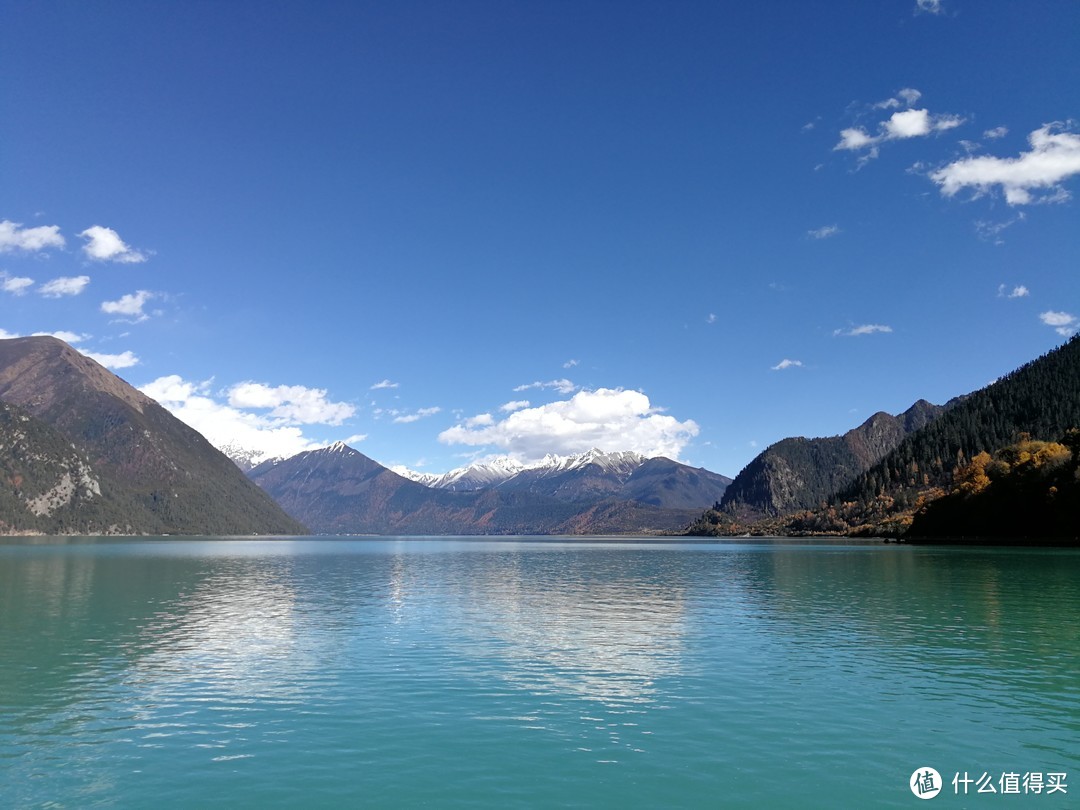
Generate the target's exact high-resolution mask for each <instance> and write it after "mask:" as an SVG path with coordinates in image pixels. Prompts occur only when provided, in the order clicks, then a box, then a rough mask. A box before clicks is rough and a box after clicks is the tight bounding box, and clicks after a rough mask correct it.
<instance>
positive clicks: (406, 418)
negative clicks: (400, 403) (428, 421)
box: [394, 405, 442, 425]
mask: <svg viewBox="0 0 1080 810" xmlns="http://www.w3.org/2000/svg"><path fill="white" fill-rule="evenodd" d="M440 411H442V408H440V407H439V406H438V405H436V406H435V407H433V408H420V409H419V410H416V411H414V412H412V413H404V414H401V415H399V416H395V417H394V424H397V425H407V424H410V423H412V422H419V421H420V420H421V419H424V418H426V417H428V416H434V415H435V414H437V413H439V412H440Z"/></svg>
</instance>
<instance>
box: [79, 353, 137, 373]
mask: <svg viewBox="0 0 1080 810" xmlns="http://www.w3.org/2000/svg"><path fill="white" fill-rule="evenodd" d="M83 354H85V355H86V356H87V357H89V358H90V359H91V360H96V361H97V362H99V363H101V365H103V366H105V368H111V369H118V368H131V367H132V366H137V365H139V358H138V357H136V356H135V355H134V354H133V353H131V352H121V353H120V354H99V353H98V352H83Z"/></svg>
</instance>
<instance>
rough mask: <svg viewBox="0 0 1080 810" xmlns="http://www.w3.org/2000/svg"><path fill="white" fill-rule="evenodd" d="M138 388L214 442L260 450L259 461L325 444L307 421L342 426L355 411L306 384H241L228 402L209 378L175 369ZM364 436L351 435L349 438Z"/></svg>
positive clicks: (229, 394) (229, 391) (227, 395)
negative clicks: (307, 429) (307, 431)
mask: <svg viewBox="0 0 1080 810" xmlns="http://www.w3.org/2000/svg"><path fill="white" fill-rule="evenodd" d="M139 390H140V391H142V392H143V393H144V394H146V395H147V396H148V397H151V398H152V399H155V400H157V401H158V402H159V403H160V404H161V405H163V406H164V407H165V408H167V409H168V410H169V411H170V412H172V414H173V415H174V416H176V417H177V418H179V419H180V420H181V421H183V422H186V423H187V424H188V425H190V426H191V427H193V428H195V430H197V431H199V432H200V433H202V434H203V435H204V436H205V437H206V438H207V440H208V441H209V442H210V443H211V444H212V445H214V446H215V447H226V446H230V445H231V446H234V447H237V446H238V447H243V448H245V449H246V450H249V451H252V452H253V453H254V454H255V459H254V460H255V462H256V463H257V462H259V461H263V460H265V459H268V458H278V457H287V456H292V455H295V454H297V453H302V452H303V451H305V450H313V449H315V448H317V447H321V446H323V443H322V442H317V441H314V440H312V439H309V438H308V437H306V436H305V435H304V432H303V428H302V426H303V425H317V424H322V425H340V424H341V423H342V422H344V421H345V420H346V419H348V418H349V417H351V416H352V415H353V414H354V413H355V412H356V408H355V406H353V405H350V404H349V403H345V402H331V401H330V400H329V399H327V392H326V391H325V390H324V389H321V388H306V387H305V386H302V385H278V386H270V385H266V384H264V383H257V382H243V383H238V384H237V385H234V386H232V387H231V388H229V389H227V390H226V391H225V392H223V395H224V397H225V402H221V401H220V400H219V398H218V396H217V395H215V393H214V392H212V391H211V388H210V382H209V381H207V382H189V381H187V380H184V379H183V378H182V377H180V376H179V375H177V374H171V375H168V376H166V377H159V378H158V379H156V380H154V381H153V382H150V383H148V384H146V385H144V386H141V387H140V389H139ZM257 411H266V412H265V413H259V412H257ZM362 438H363V437H362V436H352V437H350V440H353V441H359V440H360V439H362Z"/></svg>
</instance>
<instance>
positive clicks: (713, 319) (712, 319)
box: [705, 312, 716, 323]
mask: <svg viewBox="0 0 1080 810" xmlns="http://www.w3.org/2000/svg"><path fill="white" fill-rule="evenodd" d="M705 323H716V313H715V312H710V313H709V316H708V317H707V318H706V319H705Z"/></svg>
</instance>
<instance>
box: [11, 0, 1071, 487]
mask: <svg viewBox="0 0 1080 810" xmlns="http://www.w3.org/2000/svg"><path fill="white" fill-rule="evenodd" d="M0 15H2V19H0V76H2V77H3V79H2V83H0V105H2V106H0V330H2V334H3V335H4V336H14V335H28V334H34V333H42V332H44V333H55V334H60V335H62V336H64V337H65V338H66V339H68V340H69V341H71V342H73V345H75V346H76V347H77V348H79V349H80V350H82V351H84V352H87V353H90V354H92V355H94V356H96V357H98V358H99V359H101V360H102V361H103V362H105V363H106V364H108V365H110V366H111V367H112V368H114V370H115V371H116V372H117V373H118V374H120V375H121V376H122V377H124V378H125V379H126V380H128V381H129V382H131V383H133V384H135V385H138V386H140V387H143V388H144V390H147V391H148V392H150V393H151V394H152V395H153V396H155V397H156V398H158V399H159V400H160V401H162V402H163V404H165V405H167V406H168V407H170V408H171V409H172V410H173V411H174V412H175V413H177V414H178V415H180V416H181V417H182V418H184V419H186V420H187V421H189V422H190V423H192V424H193V425H195V426H196V427H197V428H199V429H200V430H202V431H203V432H204V433H206V434H207V435H208V436H209V437H210V438H211V440H212V441H215V443H218V444H223V443H225V442H228V441H230V440H232V441H235V442H237V443H239V444H242V445H245V446H249V447H252V448H255V449H259V450H261V451H263V452H265V453H268V454H269V453H288V452H293V451H298V450H301V449H305V448H309V447H313V446H316V445H320V444H324V443H327V442H331V441H335V440H345V441H348V442H349V443H350V444H352V445H353V446H354V447H356V448H357V449H358V450H360V451H361V452H363V453H365V454H367V455H369V456H371V457H372V458H374V459H376V460H377V461H380V462H382V463H384V464H387V465H398V464H401V465H408V466H410V467H413V468H416V469H422V470H425V471H430V472H442V471H445V470H448V469H450V468H452V467H456V466H460V465H462V464H464V463H466V462H467V461H468V460H469V459H471V458H477V457H484V456H488V455H496V454H511V455H514V456H515V457H517V458H519V459H522V460H529V459H532V458H535V457H536V456H538V455H543V453H545V452H556V453H569V452H576V451H580V450H584V449H588V447H589V446H592V445H597V446H600V447H601V449H606V450H616V449H634V450H637V451H639V452H644V453H647V454H649V453H663V454H666V455H669V456H673V457H678V458H679V459H681V460H683V461H686V462H688V463H691V464H694V465H697V466H704V467H707V468H709V469H712V470H715V471H717V472H721V473H725V474H727V475H734V474H735V473H736V472H738V471H739V469H741V467H742V466H743V465H744V464H746V463H747V462H748V461H749V460H750V459H751V458H752V457H753V456H754V455H755V454H756V453H757V452H759V451H760V450H761V449H763V448H764V447H765V446H767V445H768V444H769V443H771V442H774V441H777V440H779V439H781V438H783V437H785V436H791V435H805V436H822V435H833V434H836V433H841V432H843V431H845V430H847V429H849V428H851V427H853V426H855V425H856V424H858V423H860V422H861V421H863V420H864V419H866V418H867V417H869V416H870V415H871V414H873V413H874V412H876V411H879V410H886V411H889V412H894V413H895V412H899V411H901V410H903V409H905V408H907V407H908V406H910V405H911V404H912V402H914V401H915V400H916V399H919V398H926V399H929V400H931V401H933V402H938V403H940V402H944V401H946V400H948V399H949V398H951V397H954V396H956V395H959V394H963V393H966V392H969V391H971V390H973V389H976V388H979V387H982V386H983V385H985V384H987V383H988V382H990V381H991V380H993V379H995V378H996V377H998V376H999V375H1001V374H1003V373H1005V372H1008V371H1010V370H1011V369H1013V368H1015V367H1017V366H1018V365H1020V364H1022V363H1024V362H1027V361H1028V360H1031V359H1034V358H1035V357H1037V356H1039V355H1040V354H1042V353H1044V352H1046V351H1047V350H1049V349H1051V348H1053V347H1054V346H1056V345H1058V344H1060V343H1061V342H1062V341H1064V340H1065V339H1066V338H1067V337H1068V336H1070V335H1071V334H1072V333H1073V331H1074V330H1075V329H1076V328H1077V327H1078V326H1080V323H1078V320H1077V319H1078V317H1080V274H1078V272H1077V271H1078V258H1080V227H1078V226H1080V217H1078V209H1077V201H1076V199H1075V198H1076V195H1077V194H1080V124H1078V123H1077V119H1078V118H1080V49H1077V48H1076V41H1077V33H1078V32H1080V5H1078V4H1077V3H1076V2H1074V0H1046V1H1045V2H1039V3H1016V2H1003V1H999V0H978V1H976V0H941V1H940V2H933V0H919V1H918V2H917V0H889V1H887V2H875V3H867V2H865V1H864V0H850V1H849V2H831V3H803V2H793V1H792V2H763V3H728V2H700V3H699V2H674V3H655V2H577V3H570V2H544V3H541V2H530V3H522V2H424V3H414V2H396V3H361V2H340V3H338V2H315V3H286V2H281V3H271V2H257V3H256V2H250V3H245V2H229V3H217V2H183V3H180V2H176V3H141V2H125V3H119V2H99V3H92V4H90V3H78V2H70V3H62V2H33V3H31V2H8V3H5V4H4V6H3V10H2V11H0Z"/></svg>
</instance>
